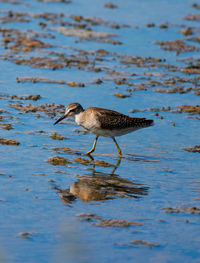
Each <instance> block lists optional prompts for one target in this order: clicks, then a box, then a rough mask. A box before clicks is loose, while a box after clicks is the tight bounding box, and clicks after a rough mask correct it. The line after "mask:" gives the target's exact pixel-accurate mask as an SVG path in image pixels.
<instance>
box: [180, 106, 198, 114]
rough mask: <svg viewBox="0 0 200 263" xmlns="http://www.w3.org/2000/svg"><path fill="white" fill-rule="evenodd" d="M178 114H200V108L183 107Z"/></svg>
mask: <svg viewBox="0 0 200 263" xmlns="http://www.w3.org/2000/svg"><path fill="white" fill-rule="evenodd" d="M178 112H188V113H189V114H200V106H199V105H196V106H193V105H181V106H179V109H178Z"/></svg>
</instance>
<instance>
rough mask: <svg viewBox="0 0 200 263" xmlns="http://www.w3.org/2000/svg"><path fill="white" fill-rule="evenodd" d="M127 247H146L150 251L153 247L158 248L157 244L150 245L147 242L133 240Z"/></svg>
mask: <svg viewBox="0 0 200 263" xmlns="http://www.w3.org/2000/svg"><path fill="white" fill-rule="evenodd" d="M127 246H134V247H135V246H146V247H148V248H150V249H152V248H153V247H160V245H159V244H157V243H150V242H147V241H143V240H134V241H130V242H129V243H128V244H127Z"/></svg>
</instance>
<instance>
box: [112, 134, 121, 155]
mask: <svg viewBox="0 0 200 263" xmlns="http://www.w3.org/2000/svg"><path fill="white" fill-rule="evenodd" d="M112 139H113V141H114V143H115V146H116V147H117V150H118V153H119V156H120V157H121V156H122V151H121V149H120V148H119V145H118V144H117V142H116V140H115V138H114V137H113V138H112Z"/></svg>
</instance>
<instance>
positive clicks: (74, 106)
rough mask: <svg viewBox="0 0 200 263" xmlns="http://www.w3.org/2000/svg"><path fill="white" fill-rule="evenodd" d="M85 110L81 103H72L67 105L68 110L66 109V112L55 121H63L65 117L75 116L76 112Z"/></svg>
mask: <svg viewBox="0 0 200 263" xmlns="http://www.w3.org/2000/svg"><path fill="white" fill-rule="evenodd" d="M82 111H83V107H82V106H81V105H80V104H79V103H71V104H69V105H68V106H67V108H66V110H65V114H64V115H63V116H62V117H60V118H59V119H58V120H57V121H56V122H55V123H54V125H55V124H57V123H58V122H60V121H62V120H63V119H65V118H67V117H69V116H71V117H75V115H76V114H79V113H80V112H82Z"/></svg>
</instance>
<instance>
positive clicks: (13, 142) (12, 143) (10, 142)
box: [0, 138, 20, 145]
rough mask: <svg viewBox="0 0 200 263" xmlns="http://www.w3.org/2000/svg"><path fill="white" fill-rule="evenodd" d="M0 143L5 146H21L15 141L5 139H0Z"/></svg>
mask: <svg viewBox="0 0 200 263" xmlns="http://www.w3.org/2000/svg"><path fill="white" fill-rule="evenodd" d="M0 143H1V144H4V145H19V144H20V142H18V141H15V140H7V139H4V138H0Z"/></svg>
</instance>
